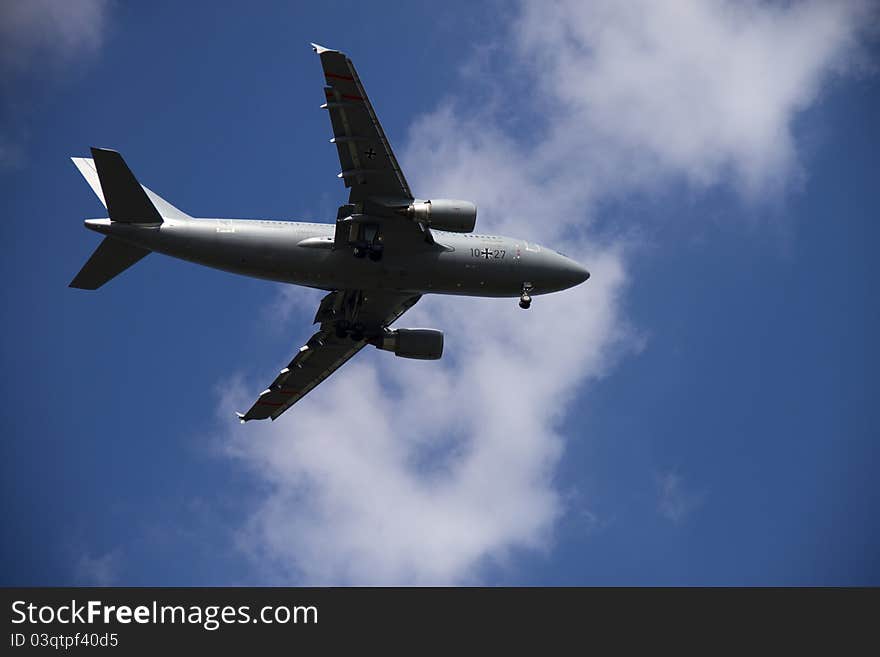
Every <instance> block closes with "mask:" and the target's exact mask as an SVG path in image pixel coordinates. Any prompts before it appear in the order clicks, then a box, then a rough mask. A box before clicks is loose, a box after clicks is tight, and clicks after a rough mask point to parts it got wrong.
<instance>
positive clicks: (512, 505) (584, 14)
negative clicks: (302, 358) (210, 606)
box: [0, 2, 880, 585]
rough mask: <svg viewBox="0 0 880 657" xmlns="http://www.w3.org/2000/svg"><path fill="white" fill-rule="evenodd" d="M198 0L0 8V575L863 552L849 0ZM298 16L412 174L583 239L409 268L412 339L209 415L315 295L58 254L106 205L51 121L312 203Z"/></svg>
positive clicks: (854, 32)
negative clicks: (443, 344)
mask: <svg viewBox="0 0 880 657" xmlns="http://www.w3.org/2000/svg"><path fill="white" fill-rule="evenodd" d="M35 4H36V5H39V3H35ZM221 4H222V5H223V6H220V5H216V6H215V5H212V6H211V10H210V12H207V11H205V9H204V7H188V6H184V7H180V6H179V5H178V4H176V3H151V4H150V5H149V6H146V5H144V6H136V5H128V4H123V3H102V2H97V3H87V2H82V3H79V4H77V3H73V4H71V5H70V7H71V8H70V9H69V10H67V11H69V12H70V14H69V15H55V14H52V12H38V13H39V15H37V14H35V15H27V14H28V13H29V12H23V15H17V16H16V19H17V20H19V21H21V22H20V23H16V25H17V26H18V28H17V30H18V31H17V33H16V35H15V37H14V38H13V37H12V36H11V33H8V34H4V37H5V38H4V40H5V41H6V44H7V45H5V46H4V50H3V51H2V56H3V59H2V75H3V97H4V100H3V101H2V106H0V112H2V116H3V121H2V135H0V137H2V139H0V147H2V150H0V155H2V157H0V165H2V169H0V185H2V197H3V198H4V207H5V209H6V213H5V214H6V217H5V221H4V222H3V223H2V231H3V232H2V234H3V241H4V244H5V245H6V257H5V258H4V259H3V261H2V265H0V266H2V268H3V275H4V278H5V280H6V281H7V282H8V284H7V285H6V286H4V288H3V296H4V299H3V307H4V308H5V313H4V322H3V331H4V335H3V340H2V359H3V360H2V362H3V366H4V370H5V376H4V377H3V382H2V394H3V398H4V404H3V410H2V413H3V417H2V426H3V427H4V431H3V435H4V438H5V439H4V441H3V458H2V468H3V475H2V486H3V508H4V517H3V523H2V525H3V529H2V532H3V540H2V542H0V550H2V553H0V563H2V564H3V566H2V580H0V581H2V583H3V584H7V585H10V584H19V585H31V584H45V585H62V584H89V583H111V584H125V585H223V584H291V583H292V584H299V583H302V584H309V583H322V584H323V583H341V584H348V583H385V584H397V583H441V584H445V583H468V584H470V583H478V584H507V585H519V584H552V585H568V584H587V585H589V584H630V585H631V584H650V585H654V584H687V585H691V584H693V585H707V584H731V585H739V584H796V585H806V584H874V585H876V584H878V583H880V559H878V555H880V486H878V484H877V477H876V471H875V470H876V464H877V463H878V461H880V447H878V436H880V410H878V404H877V403H876V397H877V386H876V383H875V380H874V379H875V377H874V372H875V371H876V370H877V366H878V364H880V363H878V349H877V345H876V341H875V339H874V338H875V336H877V335H878V334H880V310H878V301H877V295H876V292H875V290H874V284H875V282H876V281H877V280H880V276H878V274H880V272H878V268H880V267H878V264H877V260H876V258H875V257H874V253H875V250H876V247H875V245H876V244H877V243H878V238H880V228H878V226H877V222H876V218H877V208H878V201H880V188H878V180H880V178H878V175H880V166H878V159H877V152H878V146H880V133H878V130H880V128H878V126H877V121H876V116H878V115H880V93H878V86H877V77H876V74H875V67H876V61H877V58H876V55H877V42H876V30H874V31H873V33H872V32H868V31H865V29H864V26H865V25H868V26H871V25H873V26H876V24H877V23H876V12H875V11H874V10H871V11H872V12H873V13H868V14H866V13H865V11H866V9H865V7H866V6H865V5H859V4H852V5H849V4H845V3H836V4H834V5H833V6H832V5H822V4H818V5H817V4H804V3H800V4H798V3H795V4H794V5H792V6H780V5H764V4H755V5H751V4H748V5H743V7H745V9H731V6H730V5H724V4H718V3H697V4H695V5H690V4H687V5H681V7H685V6H686V7H687V9H681V12H680V13H676V12H675V11H671V10H668V8H667V9H663V8H662V7H661V8H659V9H658V8H657V7H656V6H653V5H652V4H651V3H649V4H648V5H647V7H646V8H645V11H643V12H642V15H640V16H638V17H636V18H633V16H631V15H630V16H626V15H621V14H622V13H626V12H621V11H619V10H617V9H615V8H614V5H613V4H612V5H603V4H601V3H599V4H597V5H595V6H591V7H589V8H587V7H586V5H583V6H581V5H580V4H579V3H572V4H568V3H561V4H558V5H553V6H551V7H549V8H544V9H541V8H540V7H541V6H538V8H536V7H535V6H530V5H528V4H524V5H515V4H495V3H489V4H483V5H474V4H473V3H460V4H458V5H456V4H455V3H453V4H452V5H450V6H449V8H448V9H446V10H444V12H443V13H442V14H441V15H437V14H436V11H435V10H434V8H433V7H432V6H431V5H430V4H428V3H412V4H407V5H405V6H402V7H401V6H398V4H397V3H393V4H388V5H385V6H382V5H378V6H375V7H370V8H369V10H368V9H367V8H366V7H365V6H364V5H362V4H361V3H328V6H322V7H321V8H317V7H311V6H291V5H290V4H289V3H267V4H264V5H261V6H260V8H259V9H260V10H259V11H256V10H254V9H253V8H252V6H251V5H248V6H247V8H246V7H245V6H244V5H241V6H232V5H228V6H227V5H226V4H225V3H221ZM670 6H671V5H670ZM652 7H653V8H652ZM4 11H12V10H10V9H8V8H6V9H4ZM58 11H60V10H58ZM62 13H63V12H62ZM538 14H540V16H537V15H538ZM8 18H9V17H7V20H6V21H3V22H4V23H5V24H7V25H9V24H12V23H13V21H10V20H8ZM538 18H540V20H538ZM341 25H348V26H355V27H356V29H351V27H348V28H346V29H340V26H341ZM691 28H694V29H691ZM696 28H699V29H696ZM677 30H681V32H678V31H677ZM309 41H317V42H319V43H323V44H325V45H327V46H330V47H335V48H339V49H343V50H345V51H346V52H347V53H348V54H349V55H350V56H351V57H352V58H353V60H354V62H355V64H356V66H357V67H358V71H359V73H360V76H361V78H362V79H363V81H364V83H365V85H366V87H367V90H368V92H369V94H370V96H371V99H372V101H373V103H374V105H375V107H376V110H377V112H378V114H379V117H380V119H381V120H382V122H383V125H384V127H385V130H386V132H387V133H388V135H389V137H390V139H391V141H392V144H393V145H394V147H395V149H396V151H397V153H398V155H399V157H400V159H401V162H402V165H403V166H404V168H405V170H406V173H407V176H408V178H409V179H410V182H411V183H412V184H413V186H414V187H415V188H416V190H417V194H420V195H422V196H430V195H435V196H452V197H462V198H473V199H474V200H476V201H477V202H478V205H479V207H480V219H479V221H480V223H481V225H482V226H484V227H485V228H486V229H487V230H488V229H492V230H497V231H498V232H504V233H513V234H517V235H521V236H523V237H525V238H527V239H534V240H535V241H541V242H545V243H547V244H549V245H550V246H554V247H556V248H560V249H561V250H563V251H566V252H570V254H571V255H574V256H576V257H577V258H578V259H580V260H582V261H583V262H584V263H585V264H587V266H588V267H590V268H591V271H593V274H594V275H593V278H592V279H591V280H590V281H589V282H588V283H587V284H586V285H584V286H581V287H582V288H583V290H582V291H581V288H578V291H571V292H566V293H561V294H558V295H553V297H546V298H538V299H536V301H535V303H534V304H533V307H532V309H531V310H530V311H529V313H528V314H524V313H522V312H521V311H520V310H519V309H518V308H516V307H515V306H516V303H515V300H472V299H471V300H465V299H461V300H459V299H432V298H426V299H424V300H423V301H422V302H420V304H419V306H417V307H416V308H415V309H414V310H413V311H412V313H413V320H412V324H413V325H418V324H420V323H422V322H426V321H430V322H432V323H431V324H429V325H432V326H436V327H437V328H441V329H445V330H447V353H446V354H445V355H444V360H443V361H442V362H441V363H439V364H435V363H416V364H410V363H403V362H402V361H400V360H399V359H388V358H387V354H382V353H379V352H377V353H372V352H370V353H366V352H364V353H362V354H360V355H359V357H358V362H357V363H355V362H353V363H350V364H349V365H347V366H346V368H345V369H344V370H342V371H341V372H339V373H338V374H337V376H336V377H334V380H332V381H328V382H326V383H325V384H323V385H322V386H321V387H320V388H318V389H316V390H315V391H314V392H313V393H312V394H311V395H310V396H309V397H307V398H306V399H305V400H304V401H303V402H301V403H300V404H299V405H297V407H296V408H294V409H293V410H292V411H290V412H288V413H287V414H286V415H285V416H284V417H283V419H282V420H280V421H279V422H276V423H274V425H272V426H269V427H264V426H254V423H250V424H248V425H246V426H244V427H240V426H239V425H238V424H236V423H235V422H234V417H233V415H232V412H233V411H235V410H240V409H241V408H242V407H243V406H244V405H245V404H247V403H248V401H249V400H251V398H252V397H253V395H254V394H255V393H258V392H259V390H261V389H262V387H263V386H264V384H265V383H266V381H267V380H269V378H271V376H273V373H274V372H275V370H277V368H278V367H279V366H280V365H282V364H284V363H286V362H287V361H288V360H289V358H290V356H291V354H292V353H293V352H294V350H295V349H296V348H297V347H298V346H299V345H300V344H301V343H302V341H303V340H304V339H305V338H307V337H308V335H310V333H311V326H310V321H311V317H312V316H313V314H314V304H315V303H316V300H317V299H318V296H317V295H316V294H315V293H312V292H302V291H298V290H285V289H283V288H282V287H281V286H277V285H273V284H269V283H265V282H260V281H255V280H249V279H245V278H239V277H235V276H232V275H229V274H225V273H220V272H215V271H211V270H208V269H204V268H199V267H196V266H194V265H191V264H188V263H182V262H176V261H173V260H171V259H168V258H165V257H164V256H158V255H154V256H151V257H149V258H147V259H146V260H144V261H143V262H142V263H139V264H138V265H137V266H136V267H134V268H132V269H131V270H129V271H128V272H126V273H125V274H124V275H123V276H121V277H120V278H119V279H117V280H114V281H113V282H112V283H110V284H109V285H107V286H106V288H104V289H101V290H100V291H98V292H95V293H88V292H83V291H80V290H71V289H68V288H67V283H68V282H69V281H70V279H71V278H72V277H73V275H74V274H75V273H76V272H77V271H78V269H79V267H80V266H81V265H82V263H83V262H84V261H85V260H86V259H87V257H88V256H89V254H90V253H91V251H92V250H93V248H94V247H95V246H96V245H97V242H98V240H97V239H96V236H95V235H94V234H92V233H90V232H88V231H86V230H85V229H84V228H83V227H82V223H81V221H82V219H84V218H87V217H98V216H102V214H103V208H102V207H101V205H100V204H99V202H98V201H97V199H96V198H95V197H94V195H93V194H92V192H91V190H90V189H89V187H88V185H87V184H86V183H85V182H84V181H83V180H82V178H81V177H80V176H79V174H78V172H77V171H76V169H75V167H74V166H73V165H72V163H70V161H69V157H70V156H78V155H86V154H87V153H88V147H89V146H106V147H113V148H116V149H118V150H120V151H121V152H122V153H123V154H124V155H125V157H126V159H127V161H128V163H129V165H130V166H131V168H132V169H133V171H134V172H135V174H136V175H137V176H138V177H139V179H140V180H141V182H143V183H144V184H146V185H148V186H149V187H151V188H152V189H153V190H155V191H156V192H158V193H159V194H161V195H162V196H163V197H165V198H167V199H168V200H169V201H170V202H172V203H174V204H175V205H177V206H178V207H180V208H181V209H183V210H184V211H186V212H189V213H190V214H193V215H195V216H208V217H211V216H228V217H253V218H279V219H292V220H296V219H301V220H306V221H308V220H319V221H327V220H330V219H331V218H332V217H333V216H334V213H335V208H336V206H337V205H338V204H340V203H342V202H343V201H344V198H345V194H344V190H343V188H342V186H341V184H340V183H339V181H338V180H337V179H336V177H335V173H336V172H337V171H338V162H337V161H336V155H335V151H334V149H333V148H332V146H331V145H330V144H328V143H327V140H328V139H329V136H330V127H329V123H328V120H327V117H326V116H325V115H324V113H322V112H321V111H320V110H319V109H318V105H319V104H320V103H321V102H322V96H321V83H322V80H321V75H320V68H319V63H318V61H317V59H316V58H315V56H314V54H313V53H311V51H310V50H309V48H308V42H309ZM634 42H637V43H640V44H642V46H643V48H644V50H645V51H646V52H647V53H648V56H647V57H645V56H643V54H639V53H640V51H639V49H638V48H637V49H630V48H629V46H630V45H631V44H632V43H634ZM548 43H550V44H552V45H553V47H548ZM556 44H558V46H559V47H558V48H557V47H556ZM732 46H735V47H732ZM731 53H733V54H731ZM768 53H770V54H772V57H771V56H769V55H768ZM701 62H703V63H705V64H701ZM707 71H708V72H709V73H712V72H713V71H720V72H723V73H719V74H717V75H712V74H709V75H707V74H706V73H707ZM408 317H409V316H407V318H408ZM406 324H407V322H406V321H403V325H406ZM487 326H488V327H492V328H491V329H490V331H489V333H491V335H490V336H489V337H485V336H483V335H482V334H483V333H485V332H486V331H485V328H486V327H487ZM472 362H473V363H477V364H478V366H473V367H472V366H471V365H470V363H472ZM335 379H339V380H338V381H336V380H335ZM389 418H390V419H389ZM396 418H399V420H398V421H395V419H396ZM398 424H400V425H405V428H403V427H401V426H397V425H398ZM389 482H390V483H389ZM485 485H487V486H488V487H485V488H484V486H485ZM365 492H366V493H367V494H365ZM373 493H375V499H367V500H366V501H364V498H365V497H367V498H369V497H370V496H371V495H372V494H373Z"/></svg>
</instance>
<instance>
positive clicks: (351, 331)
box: [335, 319, 364, 342]
mask: <svg viewBox="0 0 880 657" xmlns="http://www.w3.org/2000/svg"><path fill="white" fill-rule="evenodd" d="M335 329H336V337H337V338H339V339H342V338H344V337H345V336H348V337H350V338H351V339H352V340H353V341H354V342H360V341H361V340H363V339H364V325H363V324H361V323H360V322H355V323H354V324H352V323H350V322H348V321H346V320H344V319H340V320H339V321H338V322H336V326H335Z"/></svg>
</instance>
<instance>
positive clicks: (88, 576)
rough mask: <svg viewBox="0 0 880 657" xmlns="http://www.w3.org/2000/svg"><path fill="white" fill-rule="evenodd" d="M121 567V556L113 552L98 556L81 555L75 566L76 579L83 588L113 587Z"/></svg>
mask: <svg viewBox="0 0 880 657" xmlns="http://www.w3.org/2000/svg"><path fill="white" fill-rule="evenodd" d="M121 566H122V555H121V554H120V553H119V552H118V551H115V550H114V551H111V552H107V553H106V554H102V555H99V556H92V555H90V554H83V555H81V556H80V558H79V561H78V562H77V564H76V578H77V580H79V581H80V582H81V583H82V584H83V585H85V586H115V585H116V584H117V583H118V582H119V570H120V568H121Z"/></svg>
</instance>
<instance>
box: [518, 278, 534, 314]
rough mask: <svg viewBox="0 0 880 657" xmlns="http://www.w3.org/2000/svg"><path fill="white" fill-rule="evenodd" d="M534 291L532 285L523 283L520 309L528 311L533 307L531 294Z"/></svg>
mask: <svg viewBox="0 0 880 657" xmlns="http://www.w3.org/2000/svg"><path fill="white" fill-rule="evenodd" d="M531 291H532V284H531V283H528V282H526V283H523V286H522V293H521V294H520V296H519V307H520V308H522V309H523V310H528V308H529V307H530V306H531V305H532V297H531V295H530V294H529V292H531Z"/></svg>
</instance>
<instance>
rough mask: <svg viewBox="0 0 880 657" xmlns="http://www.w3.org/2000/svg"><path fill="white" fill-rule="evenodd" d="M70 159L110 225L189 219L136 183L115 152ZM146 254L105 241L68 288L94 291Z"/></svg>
mask: <svg viewBox="0 0 880 657" xmlns="http://www.w3.org/2000/svg"><path fill="white" fill-rule="evenodd" d="M70 159H71V160H73V163H74V164H75V165H76V168H77V169H79V172H80V173H81V174H82V176H83V178H85V179H86V182H87V183H89V186H90V187H91V188H92V191H93V192H95V195H96V196H97V197H98V199H99V200H100V201H101V203H103V204H104V207H106V208H107V212H108V214H109V215H110V220H111V221H113V222H118V223H125V224H145V225H155V224H161V223H163V218H169V219H171V218H173V219H190V218H191V217H190V216H189V215H188V214H186V213H185V212H182V211H181V210H178V209H177V208H176V207H174V206H173V205H171V204H170V203H169V202H168V201H166V200H165V199H163V198H162V197H161V196H159V195H158V194H156V193H154V192H152V191H150V190H149V189H147V188H146V187H144V186H143V185H141V184H140V183H138V181H137V179H136V178H135V177H134V174H133V173H132V172H131V170H130V169H129V168H128V165H127V164H126V163H125V160H123V159H122V156H121V155H120V154H119V153H117V152H116V151H112V150H109V149H106V148H93V149H92V157H91V158H88V157H72V158H70ZM150 253H151V251H150V250H149V249H146V248H144V247H140V246H135V245H133V244H128V243H127V242H123V241H121V240H118V239H116V238H115V237H111V236H108V237H105V238H104V241H103V242H101V243H100V244H99V245H98V248H97V249H95V252H94V253H93V254H92V257H91V258H89V259H88V262H86V264H85V265H83V268H82V269H80V271H79V273H78V274H77V275H76V276H75V277H74V279H73V280H72V281H71V282H70V287H75V288H79V289H81V290H96V289H98V288H99V287H101V286H102V285H104V283H106V282H107V281H109V280H110V279H112V278H114V277H115V276H118V275H119V274H121V273H122V272H124V271H125V270H126V269H128V268H129V267H131V266H132V265H133V264H135V263H136V262H138V261H140V260H141V259H142V258H143V257H144V256H146V255H149V254H150Z"/></svg>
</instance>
